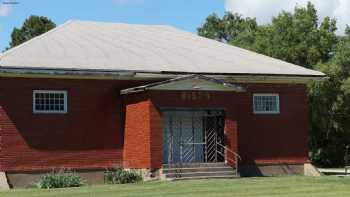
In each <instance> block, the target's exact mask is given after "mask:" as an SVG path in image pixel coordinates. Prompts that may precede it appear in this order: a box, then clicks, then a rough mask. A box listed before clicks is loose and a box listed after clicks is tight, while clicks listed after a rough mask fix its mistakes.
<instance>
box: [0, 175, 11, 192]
mask: <svg viewBox="0 0 350 197" xmlns="http://www.w3.org/2000/svg"><path fill="white" fill-rule="evenodd" d="M4 190H10V186H9V184H8V183H7V178H6V174H5V172H0V191H4Z"/></svg>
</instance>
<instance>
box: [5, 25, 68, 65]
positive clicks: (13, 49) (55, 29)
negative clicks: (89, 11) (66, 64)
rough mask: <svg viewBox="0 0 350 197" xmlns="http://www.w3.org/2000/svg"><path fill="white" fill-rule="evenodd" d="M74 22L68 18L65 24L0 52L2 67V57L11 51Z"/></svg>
mask: <svg viewBox="0 0 350 197" xmlns="http://www.w3.org/2000/svg"><path fill="white" fill-rule="evenodd" d="M72 22H74V20H68V21H66V22H64V23H63V24H61V25H58V26H56V27H55V28H53V29H51V30H49V31H47V32H45V33H43V34H41V35H38V36H36V37H34V38H32V39H30V40H28V41H25V42H23V43H22V44H19V45H18V46H15V47H13V48H10V49H9V50H7V51H5V52H3V53H0V67H1V59H2V58H3V57H5V56H7V55H9V54H11V53H13V52H14V51H16V50H18V49H20V48H22V47H23V46H26V45H28V44H30V43H32V42H33V41H35V40H38V39H42V38H44V37H46V36H48V35H49V34H52V33H53V32H55V31H57V30H59V29H62V28H63V27H65V26H67V25H68V24H71V23H72Z"/></svg>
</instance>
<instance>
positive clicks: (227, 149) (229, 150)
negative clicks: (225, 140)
mask: <svg viewBox="0 0 350 197" xmlns="http://www.w3.org/2000/svg"><path fill="white" fill-rule="evenodd" d="M216 144H217V145H219V146H220V147H222V148H224V149H225V150H226V151H228V152H230V153H232V154H233V155H234V156H235V157H236V158H238V159H239V160H240V161H241V160H242V158H241V156H239V154H238V153H236V152H234V151H233V150H231V149H229V148H227V147H226V146H224V145H222V144H220V143H219V142H217V143H216Z"/></svg>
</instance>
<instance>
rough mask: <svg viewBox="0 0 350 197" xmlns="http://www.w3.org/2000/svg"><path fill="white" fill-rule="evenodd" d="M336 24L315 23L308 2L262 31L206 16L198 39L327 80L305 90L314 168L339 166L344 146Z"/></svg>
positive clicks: (346, 111)
mask: <svg viewBox="0 0 350 197" xmlns="http://www.w3.org/2000/svg"><path fill="white" fill-rule="evenodd" d="M336 25H337V24H336V20H335V19H331V18H329V17H325V18H324V19H323V21H321V22H319V19H318V15H317V10H316V9H315V6H314V5H313V4H311V3H310V2H309V3H308V4H307V6H306V7H295V9H294V12H293V13H291V12H286V11H282V12H281V13H280V14H279V15H277V16H276V17H273V18H272V22H271V23H270V24H266V25H257V24H256V22H255V19H250V18H243V17H242V16H241V15H239V14H230V13H226V14H225V16H224V17H223V18H220V17H218V16H217V15H215V14H214V15H210V16H209V17H208V18H207V20H206V21H205V23H204V24H203V25H202V26H201V27H200V28H198V34H199V35H201V36H205V37H208V38H212V39H216V40H218V41H222V42H226V43H229V44H233V45H236V46H239V47H243V48H246V49H250V50H252V51H256V52H258V53H261V54H265V55H268V56H271V57H274V58H278V59H282V60H285V61H287V62H290V63H294V64H297V65H301V66H304V67H307V68H313V69H316V70H320V71H322V72H324V73H325V74H327V76H328V77H329V79H328V80H324V81H322V82H316V83H313V84H310V85H309V87H308V95H309V103H310V121H311V122H310V123H311V124H310V125H311V128H310V140H309V144H310V150H311V153H312V154H311V159H312V161H313V162H314V163H316V164H318V165H320V166H341V165H343V159H344V158H343V157H344V150H345V146H346V145H349V144H350V27H347V28H346V31H345V36H343V37H337V36H336V34H335V32H336V30H337V26H336Z"/></svg>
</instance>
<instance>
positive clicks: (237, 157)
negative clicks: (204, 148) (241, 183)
mask: <svg viewBox="0 0 350 197" xmlns="http://www.w3.org/2000/svg"><path fill="white" fill-rule="evenodd" d="M216 145H219V147H222V148H224V150H225V151H227V152H229V153H232V154H233V155H234V157H235V159H230V158H229V157H228V156H227V155H226V157H225V155H223V153H221V152H220V151H218V150H216V151H217V153H219V154H220V155H221V156H223V157H225V160H226V161H231V162H232V163H234V164H235V170H234V171H235V174H236V175H238V162H239V161H240V160H242V158H241V156H239V154H238V153H236V152H234V151H233V150H231V149H229V148H227V147H226V146H224V145H222V144H220V143H219V142H216Z"/></svg>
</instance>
